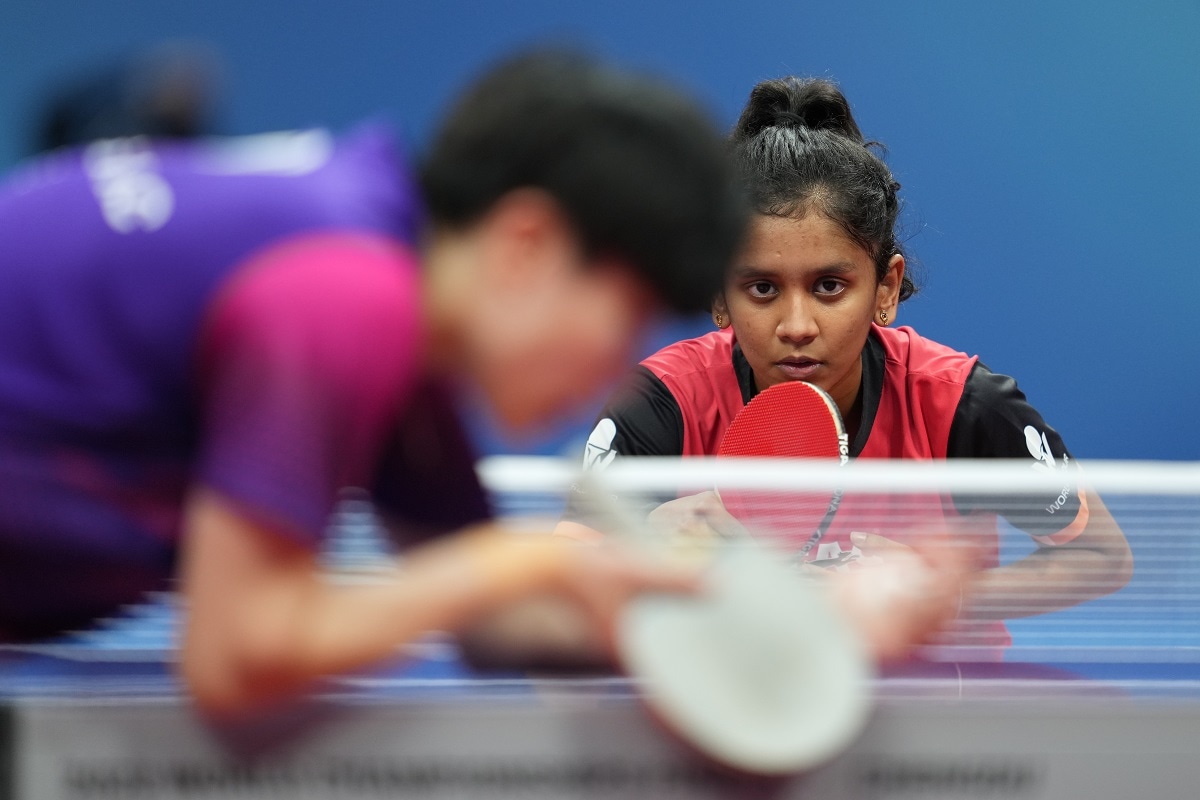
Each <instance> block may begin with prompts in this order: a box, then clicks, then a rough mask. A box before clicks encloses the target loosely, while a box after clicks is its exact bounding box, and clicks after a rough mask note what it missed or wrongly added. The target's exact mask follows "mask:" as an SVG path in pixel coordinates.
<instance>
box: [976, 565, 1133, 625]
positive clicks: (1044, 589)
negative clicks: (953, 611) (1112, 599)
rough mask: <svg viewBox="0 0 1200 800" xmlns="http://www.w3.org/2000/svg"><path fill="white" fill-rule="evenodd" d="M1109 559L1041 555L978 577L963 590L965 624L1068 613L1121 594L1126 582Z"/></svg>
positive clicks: (991, 570) (982, 573) (986, 571)
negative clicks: (1086, 604)
mask: <svg viewBox="0 0 1200 800" xmlns="http://www.w3.org/2000/svg"><path fill="white" fill-rule="evenodd" d="M1121 574H1122V571H1121V569H1120V568H1119V565H1118V564H1117V563H1116V562H1114V560H1113V559H1112V557H1111V556H1110V555H1108V554H1105V553H1100V552H1096V551H1093V550H1084V549H1071V550H1062V551H1046V550H1039V551H1037V552H1035V553H1033V554H1031V555H1029V556H1027V557H1026V558H1023V559H1021V560H1019V561H1016V562H1014V563H1012V564H1008V565H1005V566H1003V567H997V568H995V569H990V570H985V571H983V572H980V573H976V574H975V575H974V576H973V578H972V580H971V581H970V583H969V584H967V585H965V586H964V590H963V599H962V609H961V611H960V613H959V616H960V617H961V618H964V619H981V620H987V619H1012V618H1017V617H1030V616H1035V615H1037V614H1045V613H1048V612H1051V611H1058V610H1060V609H1063V608H1069V607H1071V606H1074V605H1078V604H1079V603H1083V602H1086V601H1088V600H1094V599H1095V598H1097V597H1103V596H1104V595H1106V594H1111V593H1112V592H1114V591H1116V590H1117V589H1120V588H1121V587H1122V586H1124V585H1125V582H1126V580H1127V579H1126V578H1122V577H1121Z"/></svg>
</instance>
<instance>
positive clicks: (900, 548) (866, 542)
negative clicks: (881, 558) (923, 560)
mask: <svg viewBox="0 0 1200 800" xmlns="http://www.w3.org/2000/svg"><path fill="white" fill-rule="evenodd" d="M850 541H851V542H852V543H854V544H855V545H856V546H857V547H858V548H859V549H860V550H862V551H863V552H864V553H866V552H868V551H869V552H870V553H871V554H872V555H886V554H887V553H911V552H912V551H913V549H912V548H911V547H909V546H908V545H906V544H901V543H900V542H897V541H896V540H895V539H889V538H887V537H886V536H880V535H879V534H877V533H863V532H861V531H854V532H853V533H851V534H850Z"/></svg>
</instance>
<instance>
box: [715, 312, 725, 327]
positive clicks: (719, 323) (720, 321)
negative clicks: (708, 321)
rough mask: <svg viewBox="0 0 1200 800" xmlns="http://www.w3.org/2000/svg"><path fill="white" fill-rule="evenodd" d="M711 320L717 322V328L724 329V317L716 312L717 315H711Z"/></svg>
mask: <svg viewBox="0 0 1200 800" xmlns="http://www.w3.org/2000/svg"><path fill="white" fill-rule="evenodd" d="M713 322H715V323H717V327H718V328H722V329H724V327H725V317H723V316H721V315H720V314H717V315H715V316H714V317H713Z"/></svg>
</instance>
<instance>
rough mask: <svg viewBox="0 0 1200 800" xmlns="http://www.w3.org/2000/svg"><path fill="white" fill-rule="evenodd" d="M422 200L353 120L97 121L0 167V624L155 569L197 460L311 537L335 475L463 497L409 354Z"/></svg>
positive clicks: (108, 595)
mask: <svg viewBox="0 0 1200 800" xmlns="http://www.w3.org/2000/svg"><path fill="white" fill-rule="evenodd" d="M418 224H419V204H418V201H417V198H416V195H415V191H414V189H413V187H412V184H411V180H410V178H409V177H408V175H407V174H406V172H405V168H404V165H403V162H402V161H401V159H399V158H398V156H397V155H396V153H395V151H394V149H393V147H392V145H391V143H390V140H389V138H388V137H387V136H386V135H385V134H384V132H382V131H378V130H374V129H364V130H362V131H360V132H359V133H357V134H356V135H354V136H352V137H349V138H347V139H344V140H338V141H335V140H334V139H332V138H331V137H330V136H329V135H328V134H326V133H324V132H322V131H306V132H299V133H290V134H269V135H264V136H256V137H245V138H239V139H230V140H214V141H211V142H205V143H201V144H184V143H151V142H149V141H146V140H142V139H124V140H110V141H103V142H98V143H95V144H93V145H90V146H88V147H86V148H84V149H82V150H79V151H72V152H68V153H62V154H59V155H55V156H52V157H49V158H47V159H44V160H41V161H37V162H34V163H31V164H29V165H26V166H24V167H23V168H21V169H20V170H18V171H17V172H16V173H15V174H13V175H12V176H11V177H10V179H9V180H8V181H7V182H6V183H5V184H4V185H3V186H0V253H2V254H3V255H2V256H0V285H2V286H3V287H4V289H3V291H0V639H3V638H6V637H7V638H25V637H28V636H34V635H40V634H43V633H48V632H53V631H56V630H61V629H64V628H66V627H70V626H75V625H79V624H82V623H84V622H86V621H87V620H88V619H91V618H93V617H94V616H96V615H98V614H103V613H107V612H109V611H111V610H112V609H113V608H114V607H115V606H116V605H119V604H120V603H124V602H129V601H131V600H135V599H137V597H138V596H139V595H140V593H141V592H143V591H145V590H147V589H154V588H161V587H162V586H164V585H165V582H166V581H167V580H168V579H169V578H170V576H171V574H172V573H173V568H174V559H175V552H176V543H177V538H178V534H179V512H180V510H181V506H182V502H183V499H184V494H185V492H186V490H187V489H188V487H189V486H191V485H194V484H197V483H199V484H203V485H206V486H209V487H211V488H214V489H216V490H218V491H220V492H221V493H222V494H224V495H225V496H226V497H228V498H230V499H231V500H233V501H235V502H237V503H238V504H239V505H240V506H241V507H242V508H243V509H244V510H245V511H246V512H247V513H249V514H251V515H252V516H255V517H257V518H260V519H262V520H264V521H265V522H267V523H268V524H271V525H272V526H273V527H274V528H276V529H277V530H280V531H281V532H283V533H284V534H286V535H290V536H294V537H297V538H299V539H301V540H304V541H309V542H315V541H316V539H317V538H318V537H320V536H321V534H322V531H323V529H324V523H325V518H326V515H327V514H328V512H329V510H330V508H331V506H332V504H333V502H334V499H335V496H336V493H337V491H338V490H339V489H340V488H342V487H345V486H351V485H353V486H362V487H365V488H368V489H371V490H373V491H374V492H375V494H376V497H377V498H378V499H379V501H380V503H381V505H383V506H384V508H385V510H388V511H390V512H392V513H393V514H395V515H398V516H401V517H408V518H409V519H410V520H411V521H413V522H415V523H417V524H419V525H422V526H428V527H432V528H445V527H449V526H451V525H455V524H459V523H462V522H467V521H472V520H474V519H477V518H478V517H479V516H480V515H481V514H482V513H483V511H484V507H483V504H482V501H481V499H480V495H479V490H478V486H477V484H475V483H474V480H473V475H472V474H471V470H470V462H469V455H468V451H467V450H466V448H465V444H464V437H462V436H461V434H460V433H459V431H458V429H457V425H456V422H455V421H454V420H453V419H452V418H451V417H450V416H449V415H447V413H446V408H447V404H446V403H445V401H444V398H442V397H441V396H440V390H439V389H438V388H437V387H436V386H433V385H431V384H429V383H428V382H426V381H424V380H423V379H422V376H421V350H422V347H421V309H420V303H419V295H418V292H419V279H418V274H417V266H416V262H415V258H414V257H413V255H412V253H411V251H410V250H409V248H408V246H407V245H409V244H411V243H412V241H413V240H414V239H415V236H416V233H417V227H418ZM413 437H424V438H421V439H419V441H418V442H417V444H414V441H413ZM455 492H461V493H462V494H461V496H460V495H455V501H454V502H453V503H450V504H448V505H449V506H450V507H452V508H454V509H455V514H454V515H453V516H454V518H453V519H451V518H450V517H444V516H439V515H438V514H435V513H430V508H431V506H437V505H438V498H439V497H441V496H442V495H445V494H450V493H455ZM442 505H443V506H444V505H446V504H442Z"/></svg>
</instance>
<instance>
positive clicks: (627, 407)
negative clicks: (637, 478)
mask: <svg viewBox="0 0 1200 800" xmlns="http://www.w3.org/2000/svg"><path fill="white" fill-rule="evenodd" d="M682 453H683V412H682V411H680V409H679V403H678V402H677V401H676V400H675V396H674V395H672V394H671V390H670V389H668V388H667V386H666V384H664V383H663V382H662V381H661V380H659V378H658V376H656V375H655V374H654V373H652V372H651V371H650V370H648V369H646V368H645V367H637V368H636V369H634V371H633V373H632V374H631V375H630V376H629V378H628V379H627V380H626V381H625V382H624V383H623V384H622V385H621V387H620V388H619V389H618V390H617V391H616V392H615V393H614V394H613V396H612V398H611V399H610V400H609V401H608V403H607V404H606V405H605V406H604V409H603V410H602V411H601V412H600V415H599V418H598V419H597V421H596V426H595V427H594V428H593V429H592V433H591V435H590V436H589V437H588V443H587V447H586V450H585V452H584V457H583V458H584V466H585V467H588V468H591V467H596V466H603V465H604V464H607V463H608V462H609V461H611V460H612V459H613V458H614V457H616V456H618V455H621V456H678V455H681V454H682Z"/></svg>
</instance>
